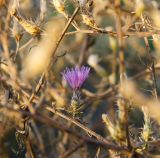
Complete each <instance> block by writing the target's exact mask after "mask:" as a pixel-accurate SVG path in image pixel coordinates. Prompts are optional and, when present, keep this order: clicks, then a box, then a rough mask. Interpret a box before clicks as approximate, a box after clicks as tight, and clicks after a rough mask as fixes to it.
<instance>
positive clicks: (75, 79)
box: [62, 66, 90, 90]
mask: <svg viewBox="0 0 160 158" xmlns="http://www.w3.org/2000/svg"><path fill="white" fill-rule="evenodd" d="M89 71H90V68H89V67H87V66H82V67H80V68H79V67H78V66H76V67H75V68H72V69H69V68H66V69H65V70H64V71H63V72H62V75H63V78H64V79H65V80H66V81H67V82H68V84H69V85H70V86H71V87H72V88H73V90H77V89H79V88H81V86H82V84H83V83H84V81H85V80H86V78H87V77H88V75H89Z"/></svg>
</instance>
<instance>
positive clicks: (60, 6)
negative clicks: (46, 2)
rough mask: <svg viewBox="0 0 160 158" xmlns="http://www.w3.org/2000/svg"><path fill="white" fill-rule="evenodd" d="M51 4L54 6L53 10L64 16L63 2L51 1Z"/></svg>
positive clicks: (60, 0) (58, 0)
mask: <svg viewBox="0 0 160 158" xmlns="http://www.w3.org/2000/svg"><path fill="white" fill-rule="evenodd" d="M52 4H53V5H54V7H55V9H56V10H57V11H58V12H59V13H61V14H64V13H65V5H64V1H62V0H52Z"/></svg>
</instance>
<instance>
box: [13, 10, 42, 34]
mask: <svg viewBox="0 0 160 158" xmlns="http://www.w3.org/2000/svg"><path fill="white" fill-rule="evenodd" d="M10 14H11V16H14V18H15V19H16V20H17V21H18V22H19V24H20V25H21V26H22V27H23V28H24V29H25V30H26V31H27V32H28V33H30V34H31V35H33V36H36V35H39V34H40V33H41V32H42V30H41V29H40V28H39V27H38V26H37V25H36V24H35V23H33V22H32V21H28V20H25V19H24V18H22V17H21V16H20V15H18V13H17V10H15V9H14V10H12V11H11V12H10Z"/></svg>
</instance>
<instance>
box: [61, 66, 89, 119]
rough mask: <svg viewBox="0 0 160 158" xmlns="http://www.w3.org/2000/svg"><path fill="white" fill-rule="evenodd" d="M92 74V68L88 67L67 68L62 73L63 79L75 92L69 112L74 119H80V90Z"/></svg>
mask: <svg viewBox="0 0 160 158" xmlns="http://www.w3.org/2000/svg"><path fill="white" fill-rule="evenodd" d="M89 72H90V68H89V67H87V66H82V67H78V66H76V67H75V68H72V69H69V68H66V70H64V71H63V72H62V75H63V78H64V79H65V80H66V81H67V83H68V84H69V85H70V87H71V88H72V90H73V95H72V99H71V105H70V108H69V109H70V110H69V112H70V113H72V116H73V118H79V116H80V114H81V112H80V104H81V93H80V89H81V87H82V85H83V83H84V81H85V80H86V79H87V77H88V75H89Z"/></svg>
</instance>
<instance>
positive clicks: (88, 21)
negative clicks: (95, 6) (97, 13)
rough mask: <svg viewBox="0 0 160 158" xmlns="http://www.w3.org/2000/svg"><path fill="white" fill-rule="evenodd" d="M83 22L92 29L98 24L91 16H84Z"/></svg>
mask: <svg viewBox="0 0 160 158" xmlns="http://www.w3.org/2000/svg"><path fill="white" fill-rule="evenodd" d="M82 18H83V22H84V23H85V24H86V25H88V26H90V27H96V23H95V21H94V19H93V17H92V16H91V15H87V14H82Z"/></svg>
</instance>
